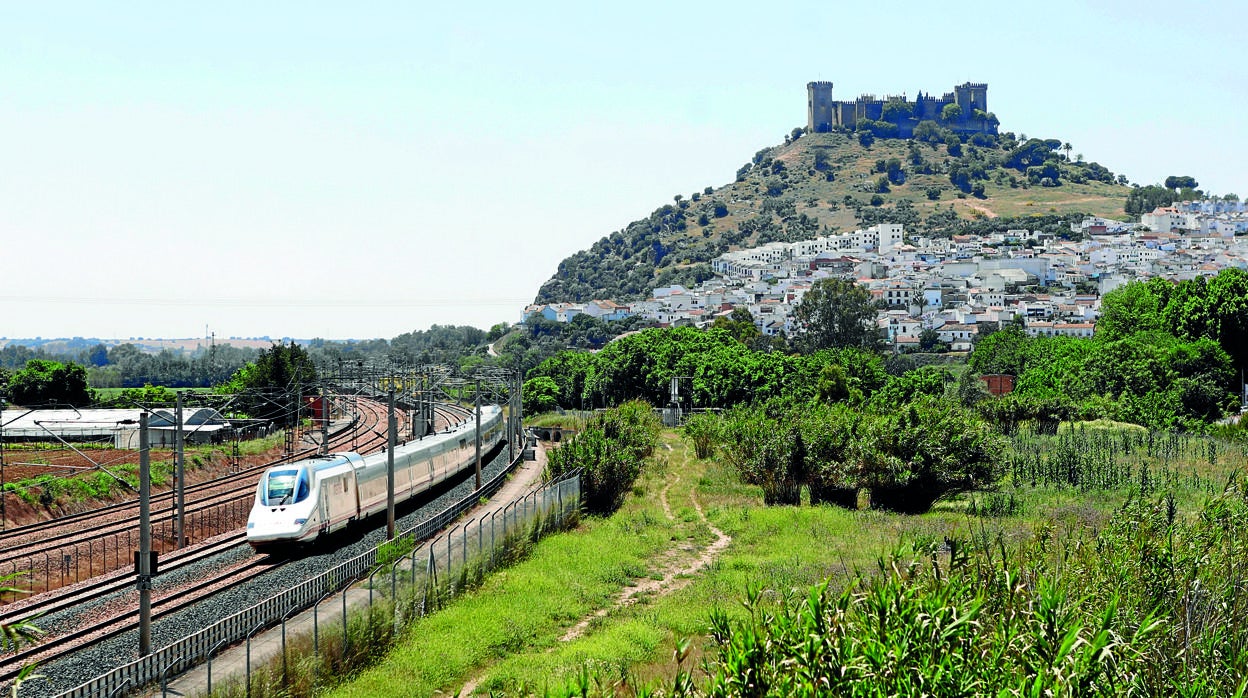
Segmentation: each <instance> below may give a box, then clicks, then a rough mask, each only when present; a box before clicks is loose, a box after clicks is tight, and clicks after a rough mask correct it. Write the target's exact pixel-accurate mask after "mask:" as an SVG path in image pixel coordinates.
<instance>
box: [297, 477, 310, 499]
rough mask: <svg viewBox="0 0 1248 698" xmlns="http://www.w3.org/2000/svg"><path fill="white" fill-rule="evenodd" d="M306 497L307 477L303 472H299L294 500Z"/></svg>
mask: <svg viewBox="0 0 1248 698" xmlns="http://www.w3.org/2000/svg"><path fill="white" fill-rule="evenodd" d="M307 498H308V478H307V477H306V476H304V474H303V473H299V493H298V494H296V495H295V501H296V502H302V501H303V500H305V499H307Z"/></svg>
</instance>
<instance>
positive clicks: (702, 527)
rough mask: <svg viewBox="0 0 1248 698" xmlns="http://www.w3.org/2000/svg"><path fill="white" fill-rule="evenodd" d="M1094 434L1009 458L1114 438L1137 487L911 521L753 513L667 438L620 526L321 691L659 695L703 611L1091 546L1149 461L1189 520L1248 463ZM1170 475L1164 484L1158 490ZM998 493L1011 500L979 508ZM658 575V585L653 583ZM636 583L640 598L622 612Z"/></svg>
mask: <svg viewBox="0 0 1248 698" xmlns="http://www.w3.org/2000/svg"><path fill="white" fill-rule="evenodd" d="M1090 433H1092V432H1091V431H1089V432H1083V433H1079V434H1074V435H1070V434H1066V435H1063V436H1055V437H1020V438H1019V439H1017V440H1016V441H1015V446H1016V448H1018V449H1019V451H1018V452H1017V453H1018V454H1031V453H1042V454H1045V457H1046V458H1065V457H1067V456H1063V455H1062V454H1063V453H1065V452H1066V451H1069V450H1070V449H1072V448H1082V449H1084V450H1085V451H1088V452H1098V453H1099V451H1098V449H1102V450H1106V449H1109V448H1110V447H1109V446H1108V445H1107V444H1108V443H1109V441H1108V440H1107V439H1106V438H1102V436H1103V435H1110V438H1113V439H1116V440H1117V443H1118V444H1119V448H1120V449H1121V444H1123V443H1127V441H1124V438H1126V439H1130V438H1135V439H1137V441H1136V442H1133V444H1134V445H1139V446H1140V448H1139V449H1133V450H1132V451H1131V452H1129V453H1126V454H1123V453H1121V452H1118V453H1116V454H1114V455H1113V457H1112V459H1116V460H1117V461H1119V462H1121V463H1122V464H1132V466H1133V467H1134V468H1135V470H1133V471H1132V473H1133V475H1131V476H1130V477H1128V478H1127V479H1126V480H1124V481H1122V482H1119V483H1118V484H1117V485H1115V486H1112V487H1105V488H1099V487H1092V486H1079V485H1071V484H1069V483H1061V482H1036V483H1035V484H1034V485H1033V484H1032V483H1031V482H1019V481H1015V479H1014V478H1013V477H1011V476H1007V478H1006V480H1005V482H1004V483H1003V486H1002V488H1001V489H1000V490H998V491H994V492H984V493H976V494H974V495H968V496H963V497H959V498H956V499H954V500H952V501H948V502H942V503H941V504H940V505H938V507H937V509H936V510H935V511H933V512H931V513H928V514H925V515H922V516H901V515H894V514H887V513H881V512H874V511H847V510H844V509H837V508H833V507H809V506H803V507H774V508H768V507H764V506H762V504H761V495H760V493H759V492H758V490H757V489H755V488H752V487H747V486H743V485H740V484H739V483H738V482H737V479H736V477H735V475H734V474H733V473H731V472H729V471H727V470H725V468H724V467H722V466H721V465H719V464H718V463H717V462H715V461H714V460H703V461H699V460H695V459H694V458H693V457H692V450H691V449H687V448H686V446H685V444H684V443H683V442H682V440H681V439H680V438H679V437H678V436H677V435H676V434H674V433H667V434H665V435H664V439H663V441H664V444H665V445H666V448H664V449H663V450H661V451H660V454H659V456H658V457H657V458H656V459H655V461H654V463H653V464H652V465H651V466H650V467H649V469H648V470H647V472H646V474H645V476H644V477H643V480H642V481H641V482H640V483H639V485H638V486H637V487H636V489H635V491H634V493H633V496H631V497H629V499H628V501H627V503H626V504H625V506H624V507H623V508H622V509H621V510H620V511H619V512H618V513H617V514H615V515H614V516H612V517H610V518H608V519H593V518H591V519H588V520H586V521H585V522H584V523H583V525H582V526H581V527H580V528H579V529H577V530H576V531H573V532H570V533H566V534H561V535H556V536H553V537H552V538H549V539H547V540H544V541H542V542H541V543H539V544H538V545H537V546H536V548H535V550H534V552H533V554H532V555H531V557H529V558H528V559H527V560H525V561H523V562H521V563H519V564H518V565H516V566H515V567H514V568H512V569H509V570H507V571H505V572H503V573H500V574H497V575H495V576H493V577H492V578H490V579H489V580H488V581H487V582H486V583H485V585H484V586H483V587H482V588H481V589H480V590H478V591H476V592H474V593H472V594H470V595H468V596H465V597H463V598H461V599H459V600H458V601H456V602H455V603H454V604H452V605H451V607H449V608H448V609H446V610H444V611H442V612H440V613H438V614H436V615H434V616H430V617H427V618H424V619H422V620H420V621H417V622H416V623H415V625H414V627H413V628H412V629H411V631H410V633H409V635H408V639H407V640H405V641H404V642H403V643H402V645H401V647H400V648H399V649H398V650H396V651H394V652H393V653H391V654H390V655H389V656H388V657H387V658H386V659H384V660H382V661H381V663H380V664H378V665H376V666H374V667H372V668H369V669H367V670H365V671H363V672H362V673H361V674H360V675H359V676H358V677H356V678H355V679H354V680H353V681H351V682H350V683H348V684H345V685H343V686H341V687H339V688H338V689H336V690H335V691H334V692H332V693H331V694H330V695H334V696H388V695H395V696H397V695H434V694H436V693H437V692H442V693H443V694H446V695H452V694H455V693H456V692H457V691H460V690H462V688H464V686H465V684H468V685H469V687H470V688H472V689H474V690H475V692H476V693H477V694H479V695H487V694H488V695H497V696H505V695H533V694H537V695H542V694H544V693H545V692H546V691H547V690H555V689H566V688H567V687H569V686H572V687H577V686H580V685H581V684H586V685H585V686H584V687H585V688H587V690H589V693H590V694H593V695H596V694H599V693H602V692H604V691H607V690H608V689H609V690H610V691H614V690H617V689H620V688H621V687H622V686H623V685H625V684H626V685H628V686H638V685H648V684H653V683H655V682H661V683H666V684H668V685H670V682H671V679H672V677H673V676H674V674H675V672H676V670H677V664H676V663H675V662H674V661H673V656H674V653H675V652H676V650H677V648H678V647H683V645H682V644H681V643H682V641H684V640H686V639H687V640H689V641H690V642H689V644H688V647H687V652H688V655H687V656H686V657H685V658H684V661H683V666H684V667H686V668H689V667H693V666H696V665H697V663H698V662H699V660H700V659H701V658H702V652H703V651H704V649H705V648H706V646H707V633H708V629H709V619H710V618H711V616H712V614H713V613H716V612H722V613H725V614H727V615H728V616H729V617H732V618H736V619H738V620H741V619H743V618H745V616H746V615H747V614H746V611H745V610H744V607H743V605H742V603H741V601H742V600H743V599H744V598H745V597H746V593H747V590H748V589H761V590H764V591H763V593H764V594H765V595H769V596H771V597H773V598H780V597H783V596H785V595H786V594H797V595H798V596H801V595H802V594H804V593H805V591H806V590H807V589H808V588H809V587H811V586H812V585H816V584H818V583H820V582H821V581H823V580H827V579H830V580H831V585H832V587H833V588H839V587H842V586H844V585H846V584H847V583H848V582H849V581H850V580H851V579H852V578H854V577H855V576H857V575H859V574H861V573H865V574H868V575H870V574H872V573H873V570H877V569H878V563H879V561H880V560H883V559H887V558H889V557H890V556H891V555H892V554H893V553H894V552H896V551H906V550H910V551H913V550H921V549H924V547H925V546H930V545H931V544H932V542H933V541H941V540H947V539H958V538H962V539H967V538H971V537H978V538H980V539H984V540H997V541H999V544H1000V545H1003V546H1007V547H1011V546H1015V545H1021V544H1024V543H1026V542H1028V541H1034V540H1035V539H1036V538H1037V537H1038V536H1051V537H1053V538H1055V539H1062V538H1064V539H1067V540H1073V539H1076V538H1079V537H1082V536H1087V535H1090V534H1091V533H1092V532H1094V531H1096V530H1098V529H1100V528H1102V527H1104V526H1105V525H1106V524H1107V522H1108V521H1109V520H1110V519H1111V517H1112V516H1113V515H1114V513H1115V511H1117V510H1118V509H1119V508H1120V507H1121V506H1122V505H1123V503H1124V502H1125V501H1127V499H1128V498H1129V497H1131V496H1132V495H1133V494H1135V493H1138V492H1139V491H1140V487H1139V484H1138V478H1139V473H1140V468H1141V467H1142V466H1144V465H1147V466H1148V467H1149V468H1150V469H1151V470H1152V471H1153V472H1154V473H1155V474H1156V475H1155V479H1156V482H1155V485H1154V487H1153V489H1152V493H1153V494H1155V495H1160V494H1161V493H1162V492H1163V491H1164V492H1165V493H1166V494H1171V495H1173V496H1174V498H1175V501H1176V503H1177V507H1178V509H1179V516H1180V517H1183V516H1187V517H1194V516H1196V512H1197V511H1198V509H1199V507H1200V506H1201V504H1202V503H1203V502H1204V501H1205V499H1206V498H1207V497H1208V496H1209V495H1208V492H1209V491H1211V490H1216V489H1218V488H1219V487H1221V483H1222V482H1224V481H1225V479H1226V478H1227V477H1228V476H1229V475H1230V473H1232V472H1234V471H1236V470H1239V471H1244V470H1245V466H1246V465H1248V459H1246V458H1245V454H1244V450H1243V449H1242V448H1239V447H1235V448H1231V447H1226V446H1223V447H1220V451H1219V452H1218V453H1217V454H1216V456H1215V457H1214V458H1213V459H1210V457H1209V452H1210V451H1209V446H1208V443H1209V442H1208V441H1207V440H1204V439H1199V438H1195V437H1166V438H1168V439H1170V441H1168V442H1167V443H1165V444H1163V443H1162V438H1161V437H1156V438H1155V439H1154V442H1153V447H1152V450H1151V455H1150V451H1149V450H1148V449H1149V447H1148V444H1147V437H1146V436H1143V437H1142V436H1141V435H1140V434H1139V432H1138V431H1135V430H1129V429H1118V428H1116V427H1113V426H1112V425H1111V426H1110V427H1109V428H1108V429H1101V430H1097V431H1096V434H1098V435H1101V436H1095V437H1089V436H1088V434H1090ZM1123 434H1127V436H1126V437H1124V436H1123ZM1063 439H1065V440H1064V441H1063ZM1138 439H1144V440H1143V441H1138ZM1063 444H1064V445H1063ZM1063 449H1065V451H1063ZM1110 460H1111V458H1110V456H1109V455H1103V456H1101V457H1100V460H1087V461H1086V462H1085V463H1084V464H1083V465H1079V464H1076V465H1075V466H1074V467H1076V468H1078V467H1084V468H1088V469H1090V470H1089V473H1088V480H1089V481H1090V480H1091V479H1092V478H1091V473H1092V471H1093V470H1095V469H1097V468H1103V467H1105V464H1106V463H1108V462H1109V461H1110ZM1063 462H1065V461H1063ZM1165 470H1168V471H1170V472H1173V473H1175V474H1176V475H1175V477H1173V478H1171V479H1170V480H1169V481H1166V480H1164V479H1163V478H1162V477H1161V475H1160V473H1161V472H1163V471H1165ZM1006 497H1009V498H1011V499H1012V500H1013V502H1014V503H1013V505H1010V506H1005V505H1002V504H1000V503H999V502H998V504H996V505H992V504H991V502H992V501H993V500H994V498H997V499H1004V498H1006ZM695 501H696V502H697V504H698V506H700V507H701V509H702V511H704V512H705V516H706V519H705V520H703V519H702V518H701V517H700V515H699V514H698V510H697V508H696V507H695V506H694V503H695ZM971 512H975V514H972V513H971ZM710 526H714V527H716V528H717V529H720V530H722V531H723V532H724V533H725V534H727V535H728V536H731V539H732V540H731V543H730V544H729V545H728V546H727V548H726V549H724V551H723V552H722V553H720V554H719V555H718V556H717V557H715V559H714V560H713V561H712V562H711V563H710V564H709V565H708V566H706V567H704V568H702V569H700V570H699V571H698V572H697V573H696V574H693V575H680V574H676V575H674V576H673V575H672V572H673V570H680V569H682V566H683V565H686V564H687V563H688V562H689V561H690V560H692V559H694V558H696V557H697V555H698V554H699V552H700V551H702V550H704V549H706V547H707V546H708V545H709V544H710V542H711V541H712V540H713V538H714V536H713V534H712V533H711V529H710ZM664 578H670V579H669V581H668V583H666V584H663V583H659V582H658V580H662V579H664ZM638 588H641V589H644V591H643V593H640V594H633V595H631V598H629V600H628V601H626V602H625V601H621V599H624V598H626V597H630V591H633V590H636V589H638ZM586 620H588V621H589V622H588V624H587V626H586V628H585V630H584V632H583V633H582V634H579V635H577V636H576V637H574V638H570V637H569V630H570V629H572V628H574V627H575V626H577V625H578V623H582V624H583V623H584V622H585V621H586ZM587 667H588V668H589V670H588V671H587V669H586V668H587ZM598 684H602V685H598ZM607 684H610V686H608V685H607ZM578 690H579V689H578Z"/></svg>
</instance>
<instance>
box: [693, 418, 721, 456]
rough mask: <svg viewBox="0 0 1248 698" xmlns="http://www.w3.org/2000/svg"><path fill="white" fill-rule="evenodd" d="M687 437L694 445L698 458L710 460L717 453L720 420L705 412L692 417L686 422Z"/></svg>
mask: <svg viewBox="0 0 1248 698" xmlns="http://www.w3.org/2000/svg"><path fill="white" fill-rule="evenodd" d="M684 430H685V437H686V438H688V439H689V441H690V442H692V443H693V452H694V454H695V455H696V456H697V457H698V458H710V457H711V456H712V455H714V453H715V442H716V441H718V440H719V431H720V419H719V416H718V415H715V414H711V413H707V412H704V413H702V414H695V415H691V416H690V417H689V418H688V419H686V420H685V426H684Z"/></svg>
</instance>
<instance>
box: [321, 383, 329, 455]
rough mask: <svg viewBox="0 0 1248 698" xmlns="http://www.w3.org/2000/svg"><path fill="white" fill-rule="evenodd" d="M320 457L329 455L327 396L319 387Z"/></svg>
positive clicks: (323, 388) (322, 388) (323, 389)
mask: <svg viewBox="0 0 1248 698" xmlns="http://www.w3.org/2000/svg"><path fill="white" fill-rule="evenodd" d="M321 455H322V456H328V455H329V395H328V394H327V393H326V391H325V386H321Z"/></svg>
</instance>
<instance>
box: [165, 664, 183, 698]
mask: <svg viewBox="0 0 1248 698" xmlns="http://www.w3.org/2000/svg"><path fill="white" fill-rule="evenodd" d="M180 661H182V655H178V657H177V658H176V659H174V660H173V661H172V662H169V663H168V664H166V665H165V666H164V667H163V668H161V670H160V698H165V694H166V693H168V691H169V670H170V669H172V668H173V667H174V665H176V664H177V663H178V662H180Z"/></svg>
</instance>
